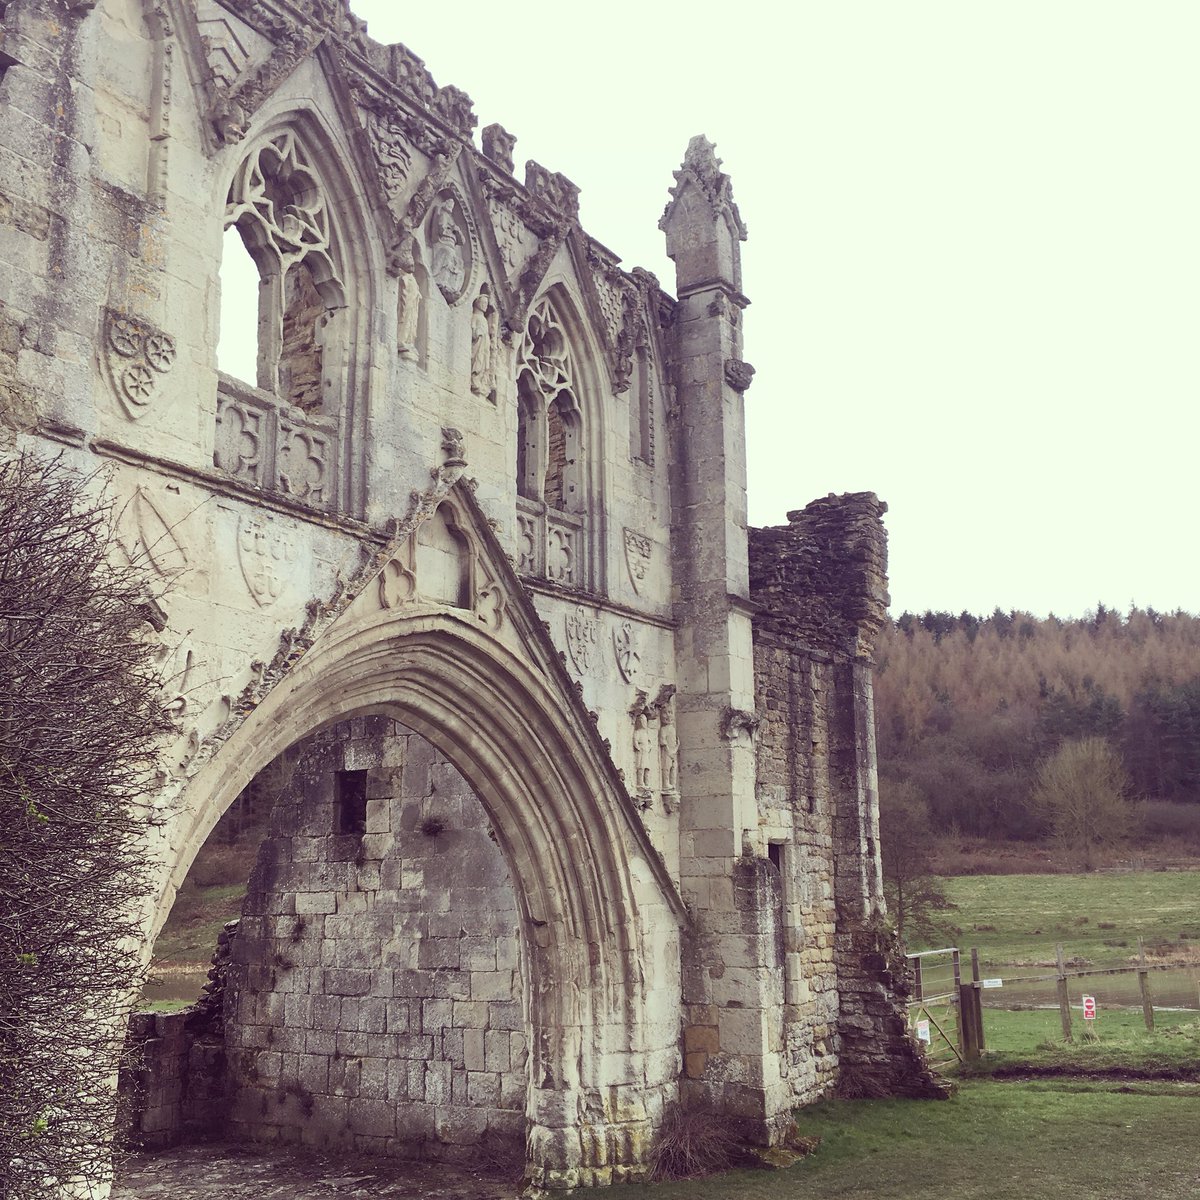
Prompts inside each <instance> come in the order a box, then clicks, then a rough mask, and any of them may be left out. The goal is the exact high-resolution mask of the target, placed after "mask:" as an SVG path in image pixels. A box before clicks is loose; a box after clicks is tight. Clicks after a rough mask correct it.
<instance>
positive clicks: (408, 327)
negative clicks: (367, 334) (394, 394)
mask: <svg viewBox="0 0 1200 1200" xmlns="http://www.w3.org/2000/svg"><path fill="white" fill-rule="evenodd" d="M396 265H397V266H398V267H399V268H400V309H399V313H398V314H397V318H396V346H397V349H398V350H399V352H400V357H401V358H403V359H405V360H407V361H409V362H412V361H413V360H414V359H416V358H418V357H419V352H418V349H417V336H418V335H417V331H418V329H419V327H420V321H421V285H420V284H419V283H418V282H417V275H416V251H415V248H414V246H413V244H412V242H411V241H410V242H408V243H407V244H406V245H405V246H404V247H403V248H402V249H401V250H400V251H399V253H397V255H396Z"/></svg>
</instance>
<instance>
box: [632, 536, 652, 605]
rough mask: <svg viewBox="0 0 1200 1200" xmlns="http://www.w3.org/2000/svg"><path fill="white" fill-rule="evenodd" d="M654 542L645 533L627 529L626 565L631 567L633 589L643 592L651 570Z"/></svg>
mask: <svg viewBox="0 0 1200 1200" xmlns="http://www.w3.org/2000/svg"><path fill="white" fill-rule="evenodd" d="M652 548H653V543H652V542H651V541H650V539H649V538H648V537H646V535H645V534H643V533H636V532H634V530H632V529H626V530H625V565H626V566H627V567H628V568H629V582H630V583H632V584H633V590H634V591H635V592H637V593H639V594H640V593H641V590H642V587H643V586H644V585H645V582H646V575H647V573H648V572H649V570H650V554H651V550H652Z"/></svg>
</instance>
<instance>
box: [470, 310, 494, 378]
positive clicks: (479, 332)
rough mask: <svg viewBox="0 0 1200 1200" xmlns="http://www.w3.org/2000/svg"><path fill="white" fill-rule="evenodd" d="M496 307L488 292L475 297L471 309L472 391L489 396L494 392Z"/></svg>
mask: <svg viewBox="0 0 1200 1200" xmlns="http://www.w3.org/2000/svg"><path fill="white" fill-rule="evenodd" d="M494 307H495V305H493V304H492V302H491V301H490V300H489V299H488V294H487V292H480V293H479V295H478V296H476V297H475V303H474V305H473V306H472V308H471V391H473V392H474V393H475V395H477V396H488V395H490V394H491V391H492V322H491V312H492V310H493V308H494Z"/></svg>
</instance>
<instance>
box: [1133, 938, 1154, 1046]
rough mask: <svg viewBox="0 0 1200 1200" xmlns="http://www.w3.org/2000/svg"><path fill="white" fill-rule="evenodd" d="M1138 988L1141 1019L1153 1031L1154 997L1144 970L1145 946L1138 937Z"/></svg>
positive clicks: (1148, 973) (1147, 973) (1146, 972)
mask: <svg viewBox="0 0 1200 1200" xmlns="http://www.w3.org/2000/svg"><path fill="white" fill-rule="evenodd" d="M1138 968H1139V969H1138V973H1137V974H1138V988H1139V990H1140V991H1141V993H1142V1020H1143V1021H1145V1022H1146V1028H1147V1030H1149V1032H1150V1033H1153V1032H1154V997H1153V996H1152V995H1151V994H1150V972H1149V971H1147V970H1146V947H1145V945H1144V944H1143V943H1142V939H1141V938H1138Z"/></svg>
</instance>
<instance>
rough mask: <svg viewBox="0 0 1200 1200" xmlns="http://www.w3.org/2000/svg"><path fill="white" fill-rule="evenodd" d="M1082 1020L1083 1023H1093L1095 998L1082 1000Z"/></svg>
mask: <svg viewBox="0 0 1200 1200" xmlns="http://www.w3.org/2000/svg"><path fill="white" fill-rule="evenodd" d="M1083 1019H1084V1020H1085V1021H1094V1020H1095V1019H1096V997H1095V996H1084V998H1083Z"/></svg>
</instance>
